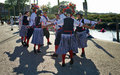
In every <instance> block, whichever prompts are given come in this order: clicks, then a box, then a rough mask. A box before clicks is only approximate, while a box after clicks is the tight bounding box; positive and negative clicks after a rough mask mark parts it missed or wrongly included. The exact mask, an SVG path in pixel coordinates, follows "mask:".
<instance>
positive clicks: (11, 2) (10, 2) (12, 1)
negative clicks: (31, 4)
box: [5, 0, 29, 14]
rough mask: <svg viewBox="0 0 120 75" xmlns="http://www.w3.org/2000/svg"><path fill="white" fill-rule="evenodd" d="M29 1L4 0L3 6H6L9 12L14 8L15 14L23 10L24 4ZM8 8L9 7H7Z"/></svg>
mask: <svg viewBox="0 0 120 75" xmlns="http://www.w3.org/2000/svg"><path fill="white" fill-rule="evenodd" d="M28 1H29V0H5V4H7V6H6V7H7V8H8V9H10V11H13V10H14V7H15V9H16V12H17V11H18V12H17V14H18V13H19V12H21V11H22V10H23V8H24V7H25V5H26V2H28ZM8 6H9V7H8Z"/></svg>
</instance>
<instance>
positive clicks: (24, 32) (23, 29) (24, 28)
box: [19, 25, 27, 37]
mask: <svg viewBox="0 0 120 75" xmlns="http://www.w3.org/2000/svg"><path fill="white" fill-rule="evenodd" d="M19 35H20V36H21V37H25V36H27V25H22V26H21V29H20V34H19Z"/></svg>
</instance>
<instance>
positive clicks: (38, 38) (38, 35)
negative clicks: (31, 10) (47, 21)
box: [31, 28, 43, 45]
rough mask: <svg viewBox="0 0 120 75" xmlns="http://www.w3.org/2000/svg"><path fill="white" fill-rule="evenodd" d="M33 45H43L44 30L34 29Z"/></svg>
mask: <svg viewBox="0 0 120 75" xmlns="http://www.w3.org/2000/svg"><path fill="white" fill-rule="evenodd" d="M31 43H33V44H36V45H43V29H42V28H35V29H34V32H33V38H32V42H31Z"/></svg>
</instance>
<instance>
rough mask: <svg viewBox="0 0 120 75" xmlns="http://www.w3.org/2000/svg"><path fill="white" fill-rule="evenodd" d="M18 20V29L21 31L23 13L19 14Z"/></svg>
mask: <svg viewBox="0 0 120 75" xmlns="http://www.w3.org/2000/svg"><path fill="white" fill-rule="evenodd" d="M18 20H19V25H18V27H19V30H20V29H21V26H22V13H20V14H19V18H18Z"/></svg>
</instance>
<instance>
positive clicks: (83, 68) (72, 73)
mask: <svg viewBox="0 0 120 75" xmlns="http://www.w3.org/2000/svg"><path fill="white" fill-rule="evenodd" d="M54 60H55V67H56V69H57V71H58V72H57V73H56V74H54V75H100V73H99V70H98V69H97V68H96V66H95V64H94V62H92V60H90V59H86V58H80V57H78V56H74V64H73V65H72V66H70V64H69V63H66V66H65V67H61V65H60V61H61V59H60V58H57V59H54Z"/></svg>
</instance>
